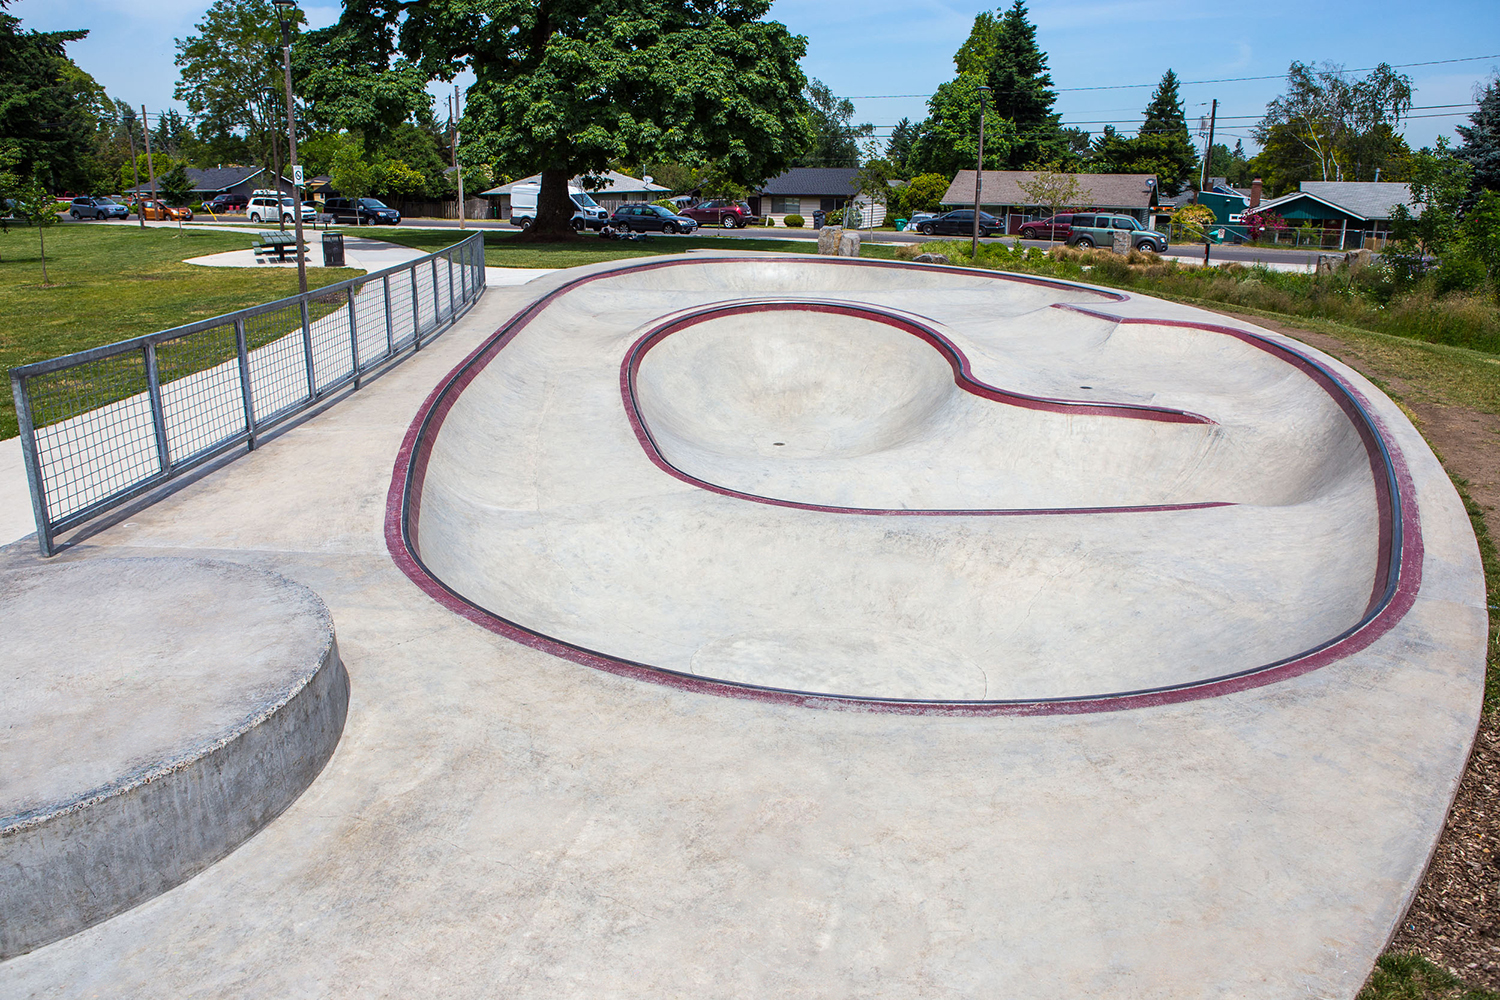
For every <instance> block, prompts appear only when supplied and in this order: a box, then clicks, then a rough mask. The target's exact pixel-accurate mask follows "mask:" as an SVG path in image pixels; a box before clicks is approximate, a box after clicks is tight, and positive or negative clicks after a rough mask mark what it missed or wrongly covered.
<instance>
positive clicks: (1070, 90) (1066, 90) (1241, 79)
mask: <svg viewBox="0 0 1500 1000" xmlns="http://www.w3.org/2000/svg"><path fill="white" fill-rule="evenodd" d="M1484 59H1500V53H1495V54H1494V55H1488V56H1464V57H1463V58H1461V59H1432V60H1429V61H1428V62H1414V63H1396V64H1395V65H1393V66H1391V69H1412V68H1413V67H1416V66H1445V65H1447V64H1449V63H1461V62H1480V61H1482V60H1484ZM1374 69H1379V67H1378V66H1365V67H1363V68H1361V69H1340V70H1334V72H1336V73H1368V72H1370V71H1371V70H1374ZM1284 79H1286V74H1285V73H1275V74H1272V75H1270V76H1226V77H1223V78H1221V79H1218V80H1178V81H1177V85H1178V86H1179V87H1199V86H1202V85H1204V84H1209V83H1245V82H1248V81H1251V80H1284ZM1160 82H1161V81H1160V80H1157V81H1155V82H1154V83H1114V84H1109V85H1108V86H1103V87H1058V88H1056V89H1055V90H1054V91H1053V93H1057V94H1076V93H1081V92H1082V91H1086V90H1141V89H1145V88H1148V87H1155V86H1156V85H1157V84H1158V83H1160ZM931 96H932V95H931V94H862V95H860V96H858V97H847V98H844V100H849V101H887V100H897V99H905V98H910V97H931Z"/></svg>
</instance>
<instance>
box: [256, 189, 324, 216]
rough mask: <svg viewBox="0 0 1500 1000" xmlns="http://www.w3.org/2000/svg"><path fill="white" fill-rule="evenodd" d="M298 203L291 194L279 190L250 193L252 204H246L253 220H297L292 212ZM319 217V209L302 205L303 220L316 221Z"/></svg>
mask: <svg viewBox="0 0 1500 1000" xmlns="http://www.w3.org/2000/svg"><path fill="white" fill-rule="evenodd" d="M295 208H296V203H295V202H294V201H292V198H291V195H285V194H282V193H280V192H279V191H256V192H254V193H252V194H251V195H250V204H249V205H247V206H245V212H246V214H248V215H249V216H250V221H251V222H277V221H280V222H296V221H297V219H296V216H294V215H293V214H292V212H293V210H294V209H295ZM317 218H318V210H317V209H315V208H313V207H312V206H311V205H307V204H304V205H303V206H302V221H303V222H314V221H316V220H317Z"/></svg>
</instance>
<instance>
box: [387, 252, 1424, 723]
mask: <svg viewBox="0 0 1500 1000" xmlns="http://www.w3.org/2000/svg"><path fill="white" fill-rule="evenodd" d="M1143 305H1144V306H1148V307H1159V308H1166V309H1171V308H1174V307H1170V306H1167V304H1165V303H1159V302H1156V303H1150V302H1146V301H1145V300H1134V301H1133V302H1132V301H1131V300H1128V299H1127V297H1126V296H1123V295H1120V294H1115V293H1110V292H1106V291H1103V290H1099V289H1091V288H1087V287H1082V286H1074V285H1068V284H1065V283H1057V282H1048V281H1042V280H1036V279H1027V278H1021V277H1017V276H1006V275H998V274H985V273H979V272H974V271H968V270H961V269H957V268H946V267H933V266H924V265H901V264H885V263H874V262H867V261H841V260H836V259H826V258H824V259H818V258H803V259H784V258H767V259H760V260H754V261H749V262H747V261H745V260H743V259H741V260H735V261H733V262H730V261H724V260H719V261H715V260H713V259H701V260H674V261H664V262H659V263H654V264H648V265H638V266H634V267H630V268H624V269H616V270H611V271H596V272H595V273H593V274H590V275H587V276H585V277H582V278H578V279H575V280H573V281H571V282H569V283H567V284H564V285H561V286H560V287H558V288H556V289H555V290H554V291H552V292H551V293H550V294H548V295H546V296H545V297H543V298H542V299H540V300H539V301H537V302H536V303H534V304H533V305H532V306H531V307H529V308H528V309H527V310H525V311H523V312H522V313H521V314H519V315H518V316H517V317H516V318H515V319H514V320H512V321H511V322H510V323H509V324H508V325H507V326H506V327H504V328H503V329H502V330H500V331H499V332H498V333H497V334H496V335H495V336H494V337H493V338H491V339H490V340H489V341H488V342H487V343H486V344H485V345H484V346H482V347H481V348H480V349H479V350H477V351H476V352H475V353H474V354H473V355H472V356H471V357H470V358H469V359H467V360H466V361H465V362H464V363H463V364H462V365H461V366H460V367H459V368H458V369H457V370H455V371H454V372H453V373H452V374H451V375H450V377H449V378H448V379H447V380H446V381H445V382H444V383H443V384H441V385H440V386H439V387H438V388H437V389H436V390H435V391H434V393H433V395H432V397H431V398H430V399H429V400H428V402H427V404H426V405H425V406H424V407H423V410H422V412H421V414H420V415H419V417H418V419H417V421H416V422H415V423H414V424H413V425H412V429H411V432H410V433H409V435H408V438H407V441H406V446H405V448H404V450H403V453H402V456H401V458H400V459H399V461H398V463H397V469H396V475H395V480H394V482H393V485H392V495H391V510H390V514H389V517H388V529H387V535H388V539H387V540H388V543H389V545H390V547H391V550H392V552H393V555H394V556H395V557H396V559H397V561H398V562H399V563H401V564H402V567H403V569H404V570H405V571H406V572H407V573H408V575H409V576H411V577H412V578H413V579H414V580H416V581H417V582H418V583H419V585H421V586H422V587H424V588H425V589H426V590H427V591H428V592H429V593H431V594H432V595H433V596H435V597H437V598H438V599H439V600H441V601H443V602H444V603H447V604H448V605H449V606H450V607H452V608H453V609H454V610H456V611H458V612H460V613H461V614H463V615H465V616H466V617H470V618H471V619H473V620H476V621H479V622H481V623H483V624H485V625H486V626H487V627H489V628H492V629H493V630H495V631H498V632H501V633H503V634H506V635H509V636H511V637H513V638H516V639H518V640H520V641H522V642H526V643H528V644H531V645H534V646H538V647H541V648H543V649H546V650H548V651H550V652H553V653H555V654H557V655H559V656H562V657H565V658H568V659H571V660H574V661H577V662H581V663H586V664H588V665H591V666H595V667H598V668H601V669H604V670H609V671H612V672H615V673H622V674H627V675H631V676H636V677H639V678H642V679H647V680H653V681H658V682H661V683H666V684H670V685H674V686H678V687H683V688H688V689H693V690H701V691H710V692H713V693H717V694H724V695H730V696H736V697H750V698H762V699H770V700H773V701H784V702H793V703H800V704H806V705H815V706H825V707H826V706H832V705H843V706H846V707H847V706H852V705H858V706H861V707H864V708H867V709H877V710H887V711H901V712H935V713H948V714H954V713H962V714H986V713H988V714H1036V713H1059V712H1088V711H1099V710H1117V709H1123V708H1131V707H1137V706H1142V705H1153V704H1162V703H1167V702H1177V701H1187V700H1193V699H1198V698H1204V697H1210V696H1214V695H1218V694H1223V693H1226V692H1230V691H1238V690H1244V689H1247V688H1252V687H1258V686H1261V685H1265V684H1271V683H1275V682H1277V681H1280V680H1284V679H1286V678H1289V677H1294V676H1298V675H1300V674H1304V673H1307V672H1309V671H1312V670H1316V669H1318V668H1319V667H1321V666H1324V665H1326V664H1328V663H1330V662H1334V661H1337V660H1338V659H1340V658H1342V657H1345V656H1347V655H1349V654H1350V653H1351V652H1354V651H1357V650H1359V649H1363V648H1364V647H1366V646H1368V645H1369V643H1370V642H1372V641H1374V640H1375V639H1376V638H1378V637H1379V636H1380V635H1382V634H1384V633H1385V632H1386V631H1388V630H1389V629H1390V628H1391V627H1392V626H1393V625H1394V624H1395V623H1396V622H1398V621H1400V619H1401V617H1402V616H1403V615H1404V614H1405V613H1406V611H1407V610H1408V609H1409V608H1410V606H1411V603H1412V600H1413V597H1414V595H1415V594H1416V592H1417V590H1418V588H1419V587H1420V585H1421V571H1422V570H1421V561H1422V560H1421V556H1422V537H1421V521H1420V518H1419V517H1418V514H1417V510H1416V503H1415V498H1414V493H1413V489H1412V486H1411V482H1410V473H1409V471H1408V469H1407V465H1406V460H1405V458H1404V457H1403V455H1402V453H1401V450H1400V449H1399V448H1397V447H1395V446H1394V445H1393V443H1392V442H1391V441H1390V440H1389V437H1388V435H1386V434H1384V433H1383V431H1382V427H1381V424H1380V421H1379V419H1378V418H1376V417H1375V416H1374V415H1372V413H1371V412H1370V410H1369V408H1368V403H1367V400H1365V399H1364V398H1363V397H1362V396H1361V394H1360V393H1359V392H1358V391H1357V390H1355V389H1354V388H1353V387H1352V386H1350V385H1349V384H1348V383H1347V382H1346V381H1345V380H1344V379H1342V378H1341V377H1340V376H1338V375H1336V374H1335V373H1333V372H1332V371H1331V370H1330V369H1329V368H1327V367H1326V366H1325V365H1323V364H1321V363H1319V362H1318V361H1316V360H1314V359H1313V358H1311V357H1309V356H1308V355H1306V354H1304V353H1302V352H1299V351H1298V350H1295V349H1293V348H1292V347H1291V346H1289V343H1288V342H1283V341H1280V340H1275V339H1272V338H1269V337H1264V336H1259V335H1256V334H1254V333H1250V332H1247V331H1243V330H1237V329H1230V328H1228V327H1219V326H1215V325H1212V324H1205V323H1203V322H1201V321H1189V320H1180V319H1171V318H1165V317H1164V318H1159V319H1157V318H1152V317H1151V316H1148V315H1141V314H1140V307H1141V306H1143ZM1131 309H1133V310H1134V312H1132V313H1130V314H1128V315H1127V314H1125V313H1122V310H1126V311H1127V312H1129V311H1130V310H1131ZM1199 315H1202V314H1199Z"/></svg>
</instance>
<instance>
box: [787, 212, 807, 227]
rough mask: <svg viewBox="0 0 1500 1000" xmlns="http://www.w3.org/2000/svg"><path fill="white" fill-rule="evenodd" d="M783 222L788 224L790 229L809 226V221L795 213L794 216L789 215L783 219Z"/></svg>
mask: <svg viewBox="0 0 1500 1000" xmlns="http://www.w3.org/2000/svg"><path fill="white" fill-rule="evenodd" d="M781 221H782V222H783V223H785V224H786V227H787V228H788V229H801V228H802V227H803V226H804V225H806V224H807V220H806V219H804V218H802V216H800V215H797V214H795V213H794V214H792V215H788V216H787V217H786V218H784V219H782V220H781Z"/></svg>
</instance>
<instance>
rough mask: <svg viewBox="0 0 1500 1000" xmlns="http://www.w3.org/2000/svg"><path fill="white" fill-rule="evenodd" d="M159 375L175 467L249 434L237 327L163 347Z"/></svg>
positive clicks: (158, 351)
mask: <svg viewBox="0 0 1500 1000" xmlns="http://www.w3.org/2000/svg"><path fill="white" fill-rule="evenodd" d="M156 371H157V377H158V379H159V380H160V382H161V403H162V414H163V416H164V417H165V423H166V429H167V447H168V455H169V458H170V461H171V462H173V463H176V462H182V461H186V460H188V459H190V458H192V457H193V456H195V455H198V454H200V453H202V452H205V451H208V450H209V449H211V448H214V447H217V446H218V445H221V444H223V443H225V442H226V441H230V440H233V439H234V438H235V437H237V436H239V435H241V434H244V433H245V432H246V430H247V428H246V427H245V406H244V395H243V389H242V388H241V386H240V363H239V352H238V350H237V347H236V342H235V334H234V324H233V323H228V324H226V325H224V326H215V327H210V328H209V329H207V330H199V331H198V332H196V333H190V334H187V335H186V336H183V337H177V338H175V339H173V340H164V341H162V342H161V343H159V344H157V345H156Z"/></svg>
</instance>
